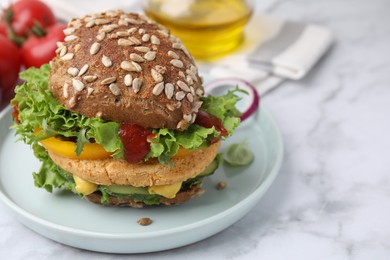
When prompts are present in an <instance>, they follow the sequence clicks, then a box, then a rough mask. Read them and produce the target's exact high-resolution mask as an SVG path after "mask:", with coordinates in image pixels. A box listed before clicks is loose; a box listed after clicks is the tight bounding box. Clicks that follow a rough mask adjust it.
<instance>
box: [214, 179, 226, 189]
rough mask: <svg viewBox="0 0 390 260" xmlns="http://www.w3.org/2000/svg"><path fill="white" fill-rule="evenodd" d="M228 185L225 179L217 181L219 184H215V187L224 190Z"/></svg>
mask: <svg viewBox="0 0 390 260" xmlns="http://www.w3.org/2000/svg"><path fill="white" fill-rule="evenodd" d="M226 186H227V183H226V182H225V181H220V182H218V183H217V185H216V186H215V188H216V189H217V190H223V189H225V188H226Z"/></svg>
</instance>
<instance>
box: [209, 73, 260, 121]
mask: <svg viewBox="0 0 390 260" xmlns="http://www.w3.org/2000/svg"><path fill="white" fill-rule="evenodd" d="M236 86H238V87H239V88H240V89H243V90H246V91H247V92H248V93H249V96H248V99H249V100H250V102H246V103H245V107H244V108H242V109H241V110H242V111H241V112H242V115H241V117H240V119H241V122H243V121H244V120H246V119H247V118H248V117H250V116H251V115H252V114H253V113H255V112H256V110H257V109H258V107H259V104H260V96H259V94H258V93H257V90H256V88H255V87H254V86H253V85H252V84H251V83H249V82H248V81H245V80H243V79H240V78H222V79H216V80H213V81H211V82H209V83H207V84H206V85H205V92H206V94H211V93H212V92H213V94H215V95H218V94H222V92H220V93H217V92H216V91H217V89H219V90H221V91H223V92H225V91H226V88H228V89H234V88H235V87H236Z"/></svg>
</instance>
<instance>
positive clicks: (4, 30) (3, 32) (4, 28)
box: [0, 21, 8, 36]
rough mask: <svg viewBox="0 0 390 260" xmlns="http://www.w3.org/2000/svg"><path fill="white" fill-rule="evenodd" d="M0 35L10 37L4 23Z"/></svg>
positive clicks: (1, 23) (0, 25)
mask: <svg viewBox="0 0 390 260" xmlns="http://www.w3.org/2000/svg"><path fill="white" fill-rule="evenodd" d="M0 34H1V35H4V36H8V33H7V26H6V25H5V23H4V22H2V21H1V22H0Z"/></svg>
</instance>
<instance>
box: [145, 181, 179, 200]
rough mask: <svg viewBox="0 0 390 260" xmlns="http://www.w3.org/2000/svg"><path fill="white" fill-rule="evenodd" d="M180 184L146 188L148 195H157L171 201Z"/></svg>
mask: <svg viewBox="0 0 390 260" xmlns="http://www.w3.org/2000/svg"><path fill="white" fill-rule="evenodd" d="M181 184H182V182H176V183H173V184H170V185H155V186H150V187H148V192H149V193H150V194H158V195H161V196H164V197H166V198H168V199H173V198H174V197H176V194H177V193H178V192H179V190H180V188H181Z"/></svg>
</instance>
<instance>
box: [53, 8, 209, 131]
mask: <svg viewBox="0 0 390 260" xmlns="http://www.w3.org/2000/svg"><path fill="white" fill-rule="evenodd" d="M64 32H65V34H66V38H65V42H63V43H58V49H57V55H56V57H55V58H54V59H53V60H52V63H51V66H52V69H51V75H50V83H49V86H50V89H51V90H52V92H53V94H54V96H55V98H56V99H57V100H58V102H59V103H61V104H62V105H64V106H65V107H66V108H67V109H69V110H71V111H74V112H77V113H79V114H82V115H84V116H86V117H101V118H102V119H105V120H112V121H116V122H127V123H135V124H138V125H140V126H142V127H144V128H169V129H179V130H184V129H186V128H187V127H188V126H189V125H190V124H191V123H193V122H194V120H195V117H196V114H197V112H198V109H199V108H200V106H201V101H200V100H199V97H200V96H202V95H203V91H204V90H203V87H202V81H201V78H200V77H199V75H198V72H197V68H196V66H195V63H194V60H193V58H192V57H191V55H190V54H189V53H188V51H187V49H186V48H185V47H184V46H183V44H182V43H181V42H180V41H179V40H178V39H177V38H175V37H174V36H172V35H170V33H169V31H168V30H167V29H165V28H163V27H162V26H161V25H158V24H156V23H155V22H153V21H151V20H150V19H149V18H147V17H145V16H142V15H139V14H126V13H123V12H122V11H109V12H104V13H99V14H94V15H87V16H85V17H83V18H81V19H73V20H72V21H71V22H70V23H69V24H68V28H67V29H66V30H65V31H64Z"/></svg>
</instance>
